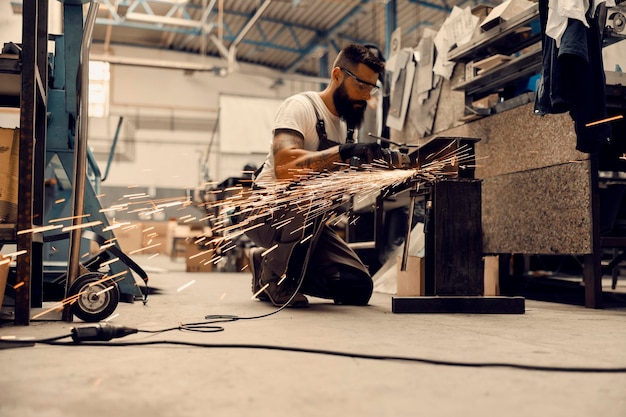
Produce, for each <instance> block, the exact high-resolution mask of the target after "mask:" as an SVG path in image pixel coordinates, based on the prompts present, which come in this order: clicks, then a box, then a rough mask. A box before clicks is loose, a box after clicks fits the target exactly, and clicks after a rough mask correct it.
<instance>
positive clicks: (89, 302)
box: [69, 272, 120, 323]
mask: <svg viewBox="0 0 626 417" xmlns="http://www.w3.org/2000/svg"><path fill="white" fill-rule="evenodd" d="M103 277H104V275H103V274H100V273H98V272H90V273H87V274H83V275H81V276H79V277H78V278H76V280H75V281H74V282H73V283H72V285H71V286H70V290H69V296H70V297H71V298H76V300H75V301H74V302H73V303H72V307H71V311H72V314H74V315H75V316H76V317H78V318H79V319H81V320H83V321H86V322H90V323H93V322H98V321H101V320H104V319H105V318H107V317H109V316H110V315H111V314H113V312H114V311H115V309H116V308H117V304H118V303H119V301H120V289H119V287H118V286H117V284H116V283H115V282H113V281H111V280H103V279H102V278H103Z"/></svg>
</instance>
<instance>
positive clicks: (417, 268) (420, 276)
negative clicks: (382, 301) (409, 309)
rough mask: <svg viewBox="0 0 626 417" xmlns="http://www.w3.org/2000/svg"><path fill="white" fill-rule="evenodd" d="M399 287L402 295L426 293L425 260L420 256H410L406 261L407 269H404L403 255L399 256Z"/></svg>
mask: <svg viewBox="0 0 626 417" xmlns="http://www.w3.org/2000/svg"><path fill="white" fill-rule="evenodd" d="M396 263H397V271H398V274H397V278H396V280H397V289H396V294H397V295H398V296H400V297H412V296H419V295H426V291H425V288H424V286H425V280H424V270H425V260H424V258H422V257H419V256H409V257H408V258H407V262H406V271H402V257H401V256H398V257H397V262H396Z"/></svg>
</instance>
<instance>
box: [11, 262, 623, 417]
mask: <svg viewBox="0 0 626 417" xmlns="http://www.w3.org/2000/svg"><path fill="white" fill-rule="evenodd" d="M136 260H137V261H138V262H139V263H140V264H141V265H142V266H144V267H145V268H146V269H148V270H149V271H151V273H150V278H151V281H150V284H151V286H152V287H154V288H156V289H158V290H159V293H158V294H155V295H152V296H151V297H150V299H149V301H148V303H147V305H145V306H144V305H143V304H142V303H141V302H137V303H134V304H127V303H122V304H120V305H119V306H118V308H117V310H116V311H115V313H114V315H113V316H111V317H112V318H111V320H110V321H111V322H112V323H116V324H120V325H125V326H130V327H135V328H138V329H141V330H158V329H164V328H169V327H176V326H178V325H179V324H180V323H190V322H201V321H204V318H205V316H206V315H208V314H231V315H238V316H241V317H247V316H255V315H260V314H264V313H268V312H271V311H272V310H273V308H272V307H270V306H269V305H268V304H265V303H261V302H258V301H252V300H251V299H250V290H249V288H250V277H249V274H248V273H185V272H184V261H183V260H182V259H180V260H179V261H176V262H171V261H170V260H169V259H168V258H166V257H163V256H161V257H157V258H154V259H151V260H148V259H147V258H139V259H136ZM192 280H194V281H195V282H194V283H193V284H191V285H189V286H188V287H187V288H185V289H183V290H182V291H180V292H179V291H177V290H178V289H179V288H181V287H182V286H184V285H185V284H189V283H190V282H191V281H192ZM624 285H625V284H624V280H622V281H621V282H620V287H621V288H622V289H623V286H624ZM44 318H45V316H44ZM81 325H84V323H81V322H79V321H75V322H73V323H67V322H63V321H60V320H58V319H57V320H55V317H52V316H50V317H48V320H46V321H43V320H37V321H33V322H32V324H31V325H30V326H26V327H16V326H13V325H12V324H10V323H9V324H7V323H5V324H4V325H3V326H2V327H0V336H9V335H15V336H18V337H28V336H32V337H34V338H46V337H52V336H57V335H63V334H69V332H70V330H71V327H74V326H77V327H78V326H81ZM221 325H222V326H223V328H224V331H222V332H218V333H193V332H183V331H179V330H175V331H169V332H166V333H162V334H147V333H138V334H133V335H130V336H127V337H125V338H122V339H116V340H115V341H112V342H110V345H108V346H106V347H92V346H49V345H42V344H37V345H35V346H33V347H22V348H14V349H3V350H0V416H2V417H5V416H6V417H14V416H20V417H27V416H39V417H61V416H62V417H74V416H77V417H78V416H80V417H83V416H90V417H99V416H107V417H109V416H151V417H160V416H164V417H165V416H167V417H173V416H174V417H185V416H203V417H205V416H209V415H210V416H272V417H275V416H285V415H292V416H327V415H333V416H344V417H345V416H377V417H381V416H393V417H397V416H415V415H427V416H477V417H479V416H480V417H484V416H498V415H499V416H507V417H516V416H520V417H521V416H524V417H529V416H542V417H545V416H564V417H565V416H567V417H575V416H602V417H609V416H615V417H623V416H625V415H626V373H613V374H607V373H566V372H549V371H528V370H519V369H511V368H504V367H496V368H468V367H460V366H446V365H432V364H424V363H413V362H401V361H393V360H385V361H383V360H372V359H355V358H349V357H338V356H328V355H321V354H312V353H299V352H289V351H278V350H264V349H251V348H238V347H223V346H220V345H225V344H237V345H243V344H260V345H275V346H288V347H300V348H312V349H329V350H333V351H343V352H358V353H368V354H375V355H398V356H410V357H416V358H425V359H437V360H442V361H456V362H504V363H512V364H527V365H544V366H558V367H607V368H611V367H621V368H624V367H626V309H625V308H619V307H618V308H611V309H605V310H590V309H586V308H583V307H578V306H571V305H563V304H556V303H548V302H540V301H532V300H527V301H526V313H525V314H523V315H468V314H406V315H400V314H393V313H391V296H390V295H387V294H379V293H376V294H374V296H373V298H372V301H371V304H370V305H369V306H367V307H346V306H335V305H333V304H332V303H329V302H328V301H326V300H319V299H311V306H310V307H309V308H307V309H302V310H284V311H281V312H279V313H278V314H276V315H272V316H269V317H266V318H262V319H257V320H239V321H236V322H229V323H223V324H221ZM66 340H70V339H66ZM158 340H170V341H181V342H182V341H186V342H194V343H205V344H214V346H213V347H191V346H181V345H148V346H126V347H121V346H120V347H113V346H112V344H113V343H114V342H120V343H121V342H131V341H141V342H144V341H158Z"/></svg>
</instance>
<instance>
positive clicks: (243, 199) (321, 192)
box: [4, 146, 476, 314]
mask: <svg viewBox="0 0 626 417" xmlns="http://www.w3.org/2000/svg"><path fill="white" fill-rule="evenodd" d="M337 165H338V168H340V169H338V170H334V171H330V172H315V171H312V170H297V171H292V174H293V176H292V178H293V179H291V180H288V181H287V180H285V181H276V182H272V183H256V184H255V185H256V186H258V188H253V189H251V188H249V187H248V186H247V184H246V186H242V185H239V186H233V187H228V188H227V189H222V190H214V189H212V188H213V187H215V185H216V184H214V183H210V184H209V183H207V184H202V185H201V186H200V188H201V189H202V191H204V195H205V197H206V198H207V200H208V201H204V202H194V200H193V199H192V198H191V197H190V196H189V195H187V196H181V197H174V198H162V199H154V198H151V197H150V196H149V195H147V194H145V193H132V194H130V193H129V194H127V195H125V196H123V197H122V198H120V199H119V201H117V202H116V204H114V205H112V206H110V207H107V208H102V209H101V210H100V212H102V213H107V215H109V213H110V217H112V218H113V219H114V215H115V213H116V212H126V213H138V214H139V216H140V217H142V216H146V217H148V216H150V215H151V214H155V213H159V212H164V211H165V209H168V208H175V209H176V210H184V209H187V208H188V207H193V206H194V205H195V206H198V207H200V208H201V209H203V210H204V211H205V212H206V214H207V215H206V216H205V217H202V218H200V219H197V218H196V217H194V216H193V215H192V214H188V213H184V212H181V216H180V217H179V218H178V219H177V220H178V223H179V224H181V225H182V224H188V223H191V222H196V223H198V222H205V223H206V225H207V226H208V227H205V230H206V232H204V233H201V234H200V235H199V236H198V235H196V236H194V240H195V244H196V245H197V246H198V247H199V248H200V251H199V253H196V254H195V255H191V256H189V259H192V258H195V257H197V258H198V261H199V263H201V264H203V265H207V264H209V263H214V264H217V263H218V262H220V261H221V260H223V259H224V256H223V255H224V254H225V253H227V252H229V251H232V250H233V249H235V247H236V245H237V239H238V238H239V237H240V236H242V235H243V234H245V233H247V232H249V231H250V230H252V229H254V228H256V227H261V226H263V225H264V224H266V223H265V222H267V224H272V225H273V227H275V228H277V229H281V228H286V229H287V230H290V233H294V234H295V233H300V234H301V235H302V236H301V238H300V239H301V240H304V241H306V240H308V239H310V238H311V237H312V235H311V234H310V226H311V225H312V224H313V222H314V219H316V218H319V217H320V216H322V215H327V217H325V219H326V220H327V222H328V223H330V224H332V222H334V223H336V222H338V221H339V220H337V219H340V218H341V216H340V214H338V213H337V212H339V213H340V212H342V211H343V210H337V209H339V208H342V207H345V205H346V203H349V202H350V201H351V200H352V201H355V202H361V201H364V200H367V199H369V198H371V197H376V196H378V195H379V194H380V192H381V191H382V190H391V189H392V190H396V192H397V191H398V190H402V189H407V188H410V187H411V186H413V185H415V184H417V185H418V186H419V185H421V184H423V183H428V182H432V181H434V180H436V179H439V178H442V177H446V176H450V175H456V174H457V172H458V169H457V168H467V167H475V166H476V165H475V158H474V156H473V153H472V151H471V149H469V147H461V148H460V149H453V148H452V146H450V147H446V148H444V149H442V150H440V151H438V152H435V153H433V154H431V155H427V156H426V158H425V160H424V162H422V163H421V166H420V167H419V168H411V169H389V166H388V164H387V163H386V162H385V161H374V162H373V163H371V164H364V165H362V166H360V167H358V168H353V167H349V165H347V164H345V163H338V164H337ZM207 187H208V188H211V189H208V188H207ZM128 188H129V189H132V188H136V186H129V187H128ZM220 195H225V197H223V198H218V197H219V196H220ZM285 210H286V211H288V212H289V213H291V214H290V215H289V216H285V217H280V218H279V216H278V215H277V214H278V213H283V212H284V211H285ZM293 215H295V216H293ZM298 215H300V216H298ZM76 217H84V218H88V217H90V215H89V214H83V215H80V216H76ZM297 218H299V219H300V220H299V221H300V222H302V218H304V219H305V220H304V223H303V224H297V225H294V224H291V223H292V222H294V221H298V220H296V219H297ZM72 219H73V217H67V218H59V219H52V220H50V221H49V224H48V225H42V226H40V227H36V228H31V229H27V230H22V231H18V234H24V233H42V232H46V231H49V230H55V229H58V228H62V231H64V232H65V231H69V230H72V229H74V228H91V229H93V231H94V232H96V233H98V232H113V231H116V232H117V231H120V232H124V231H128V230H130V229H133V228H136V227H137V225H134V224H129V222H116V221H115V220H113V221H112V224H111V225H103V224H102V222H100V221H88V222H85V223H82V224H80V225H77V226H61V225H59V224H58V223H60V222H64V221H69V220H72ZM86 220H89V219H86ZM259 221H261V222H259ZM356 221H357V219H354V220H352V222H356ZM141 232H142V235H144V237H148V238H149V239H147V240H144V242H146V241H147V242H148V244H147V245H146V244H145V243H144V246H143V247H142V248H140V249H137V250H133V251H131V252H129V253H128V254H129V255H133V254H137V253H141V252H150V249H156V248H158V249H157V252H162V251H161V250H160V249H161V248H159V246H160V245H161V243H155V244H152V239H154V238H157V237H158V234H157V233H155V232H152V230H151V229H150V228H145V229H141ZM149 232H152V233H150V235H149V236H146V235H147V234H148V233H149ZM115 240H116V238H113V239H109V240H107V241H106V242H105V244H104V245H103V246H101V247H100V250H101V251H103V250H105V249H106V248H107V247H108V246H113V245H116V244H118V243H117V242H116V241H115ZM190 242H192V241H190ZM274 249H275V247H271V248H269V249H266V251H265V253H266V254H267V253H269V252H271V251H272V250H274ZM152 252H154V251H152ZM22 253H23V252H19V253H17V252H16V253H12V254H5V260H4V261H6V258H9V259H11V258H12V259H14V258H15V257H16V256H19V255H21V254H22ZM151 254H152V253H151ZM153 256H156V255H153ZM115 261H117V259H112V260H110V261H109V263H112V262H115ZM243 269H245V266H244V268H242V270H243ZM124 273H126V271H125V272H124ZM112 278H114V277H106V276H105V277H104V278H103V279H104V280H111V279H112ZM17 285H20V283H17ZM189 285H190V284H189ZM185 288H186V286H185ZM107 290H108V287H107V289H106V290H104V291H107ZM77 296H80V295H77ZM77 296H73V297H70V298H69V299H65V300H62V301H61V304H60V306H61V307H62V306H63V305H65V304H68V303H72V302H74V301H75V299H76V297H77ZM55 308H59V307H58V306H57V307H55ZM42 314H45V312H44V313H42Z"/></svg>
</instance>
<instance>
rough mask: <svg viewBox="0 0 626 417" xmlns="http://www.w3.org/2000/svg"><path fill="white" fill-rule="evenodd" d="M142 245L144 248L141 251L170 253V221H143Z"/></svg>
mask: <svg viewBox="0 0 626 417" xmlns="http://www.w3.org/2000/svg"><path fill="white" fill-rule="evenodd" d="M141 225H142V228H141V233H142V236H141V245H142V248H144V250H143V251H141V253H161V254H168V255H169V254H170V252H171V249H170V251H169V252H168V247H170V248H171V238H170V232H171V228H170V227H169V222H143V223H141Z"/></svg>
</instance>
